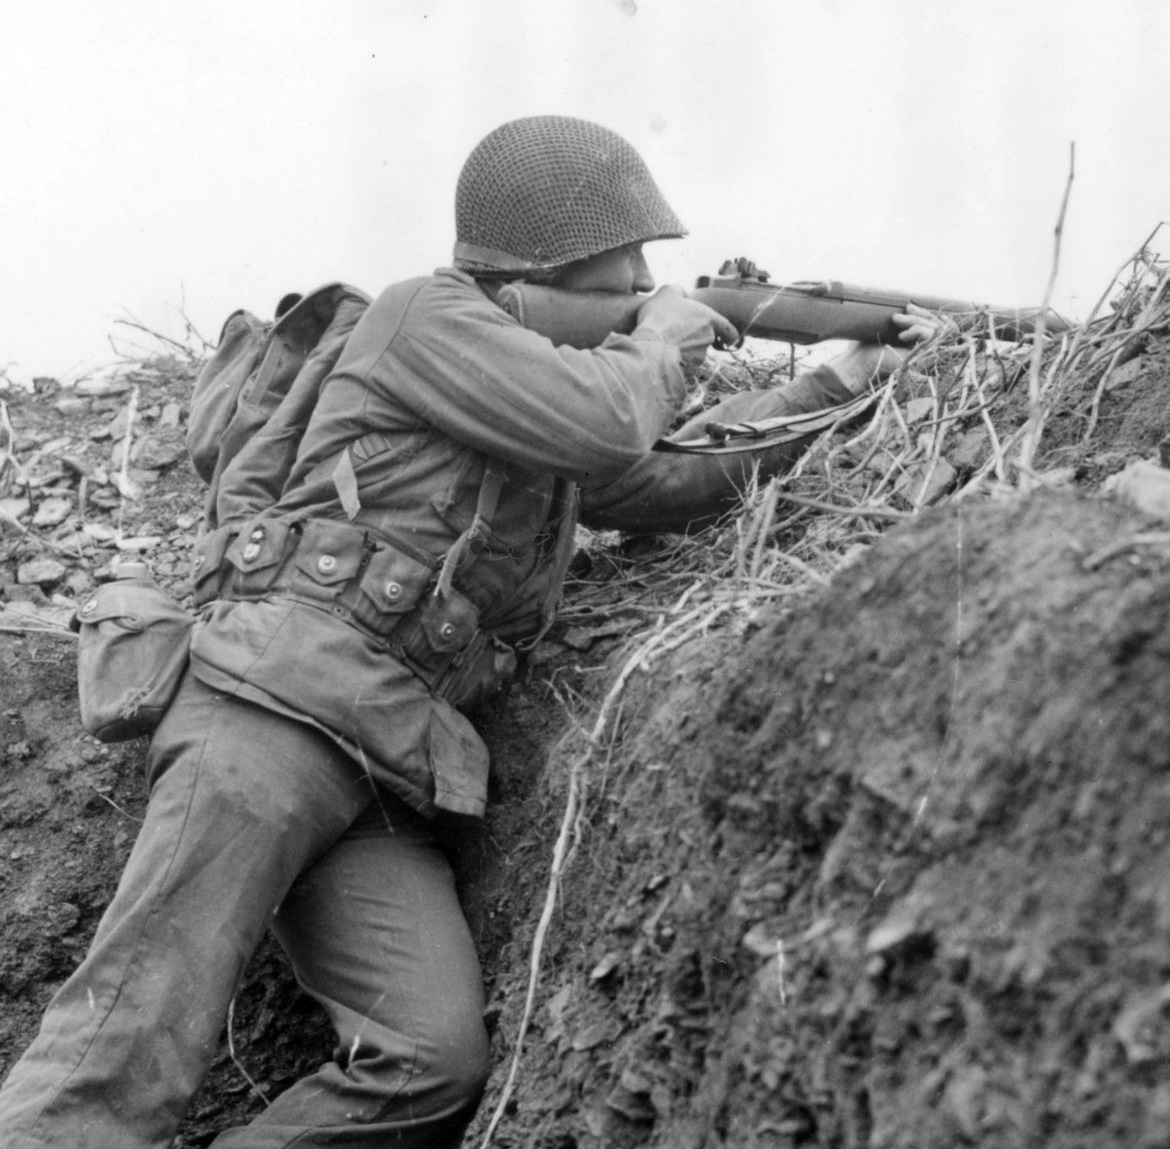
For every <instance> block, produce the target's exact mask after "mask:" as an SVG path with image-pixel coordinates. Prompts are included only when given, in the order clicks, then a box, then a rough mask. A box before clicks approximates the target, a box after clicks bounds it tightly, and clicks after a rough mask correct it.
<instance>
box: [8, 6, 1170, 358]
mask: <svg viewBox="0 0 1170 1149" xmlns="http://www.w3.org/2000/svg"><path fill="white" fill-rule="evenodd" d="M0 31H2V34H0V93H2V96H0V101H2V102H0V164H2V168H0V173H2V180H3V192H2V196H0V266H2V268H3V273H2V277H0V367H3V366H4V365H6V364H7V371H8V374H9V375H10V377H12V378H16V379H21V378H27V377H29V376H31V375H36V374H55V375H59V376H62V377H76V376H77V375H78V374H79V373H82V372H84V371H86V370H89V369H92V368H93V367H95V366H96V365H98V364H100V363H101V362H103V361H104V360H107V359H108V358H109V356H110V347H109V340H110V337H111V335H113V336H115V337H116V338H117V337H118V333H119V330H124V329H120V328H119V327H118V326H117V324H116V320H118V319H119V318H126V317H128V316H133V317H136V318H137V319H139V320H141V321H142V322H143V323H145V324H146V325H147V326H149V327H151V328H152V329H156V330H160V331H163V332H165V333H168V334H172V335H178V334H179V333H180V332H181V330H182V326H183V324H182V318H181V317H182V316H186V317H187V318H188V319H189V320H190V321H191V322H192V323H193V324H194V325H195V327H196V328H198V329H199V330H200V331H201V332H202V333H203V334H204V335H205V336H207V337H208V338H211V339H214V337H215V336H216V335H217V333H218V328H219V325H220V323H221V322H222V320H223V319H224V318H225V317H226V315H227V313H228V312H229V311H231V310H233V309H234V308H236V307H238V306H246V307H248V308H250V309H252V310H254V311H256V312H257V313H259V314H262V315H270V314H271V311H272V307H273V305H274V304H275V302H276V300H277V299H278V298H279V297H280V296H281V295H282V294H284V293H285V292H286V291H288V290H292V289H306V288H309V287H312V286H315V285H316V284H318V283H322V282H325V281H328V280H332V279H343V280H347V281H349V282H351V283H355V284H357V285H358V286H360V287H363V288H364V289H365V290H367V291H369V292H371V293H376V292H377V291H380V290H381V288H382V287H384V286H385V285H386V284H387V283H389V282H392V281H393V280H395V279H397V278H402V277H405V276H409V275H416V274H420V273H425V272H428V271H430V270H432V269H433V268H435V267H437V266H441V265H443V264H446V263H447V262H448V261H449V258H450V249H451V244H452V242H453V238H454V235H453V218H452V217H453V213H452V209H451V200H452V193H453V188H454V184H455V180H456V177H457V175H458V172H459V167H460V165H461V164H462V161H463V159H464V158H465V156H466V154H467V153H468V151H469V150H470V149H471V148H472V147H473V146H474V144H475V143H476V142H477V141H478V140H479V139H480V138H481V137H482V136H483V135H485V134H486V133H487V132H488V131H490V130H491V129H492V128H494V127H495V126H497V125H498V124H499V123H502V122H503V121H505V120H508V119H512V118H514V117H517V116H524V115H532V114H538V113H547V112H557V113H564V114H570V115H577V116H583V117H586V118H589V119H593V120H597V121H599V122H601V123H604V124H606V125H608V126H609V127H612V128H614V129H615V130H617V131H618V132H620V133H621V134H623V135H624V136H626V137H627V138H628V139H629V140H630V141H631V142H632V143H634V145H635V146H636V147H637V148H638V149H639V150H640V151H641V152H642V154H643V155H644V157H645V158H646V160H647V162H648V163H649V164H650V167H651V170H652V171H653V172H654V173H655V176H656V178H657V179H658V182H659V183H660V185H661V187H662V188H663V190H664V192H665V194H666V196H667V198H668V199H669V200H670V202H671V203H672V205H673V206H674V208H675V210H676V211H677V212H678V213H679V215H681V216H682V218H683V219H684V221H685V222H686V223H687V225H688V227H689V228H690V235H689V236H688V237H687V238H686V239H684V240H681V241H673V242H666V243H662V244H656V245H653V246H652V247H651V248H650V249H649V250H648V255H649V256H650V259H651V264H652V267H653V270H654V271H655V272H656V273H657V275H658V278H659V280H660V281H673V282H681V283H683V284H684V285H685V284H689V283H690V282H691V281H693V279H694V277H695V276H696V275H698V274H700V273H703V272H710V271H714V270H717V265H718V263H719V262H720V261H721V260H722V259H723V258H725V257H728V256H735V255H747V256H750V257H751V258H753V259H755V260H756V261H757V262H759V263H760V264H761V265H763V266H764V267H766V268H768V269H769V270H770V271H771V272H772V274H773V277H774V278H775V279H778V280H795V279H806V278H837V279H844V280H850V281H854V282H858V283H862V284H867V285H870V286H882V287H900V288H910V289H915V290H918V291H921V292H926V293H929V294H934V295H955V296H960V297H964V298H972V299H977V300H981V301H986V302H991V303H997V304H1005V305H1023V304H1031V303H1039V302H1040V299H1041V297H1042V294H1043V292H1044V288H1045V285H1046V282H1047V279H1048V275H1049V270H1050V267H1051V264H1052V258H1053V228H1054V225H1055V223H1056V220H1057V216H1058V212H1059V207H1060V201H1061V196H1062V194H1063V192H1064V187H1065V182H1066V180H1067V178H1068V173H1069V150H1070V144H1071V143H1073V142H1074V141H1075V144H1076V175H1075V180H1074V183H1073V188H1072V193H1071V202H1070V207H1069V212H1068V218H1067V221H1066V225H1065V237H1064V246H1063V253H1062V256H1061V268H1060V277H1059V280H1058V286H1057V296H1056V299H1057V302H1058V304H1060V305H1061V306H1063V307H1064V309H1065V310H1071V311H1072V312H1073V313H1074V315H1080V316H1082V317H1083V315H1085V314H1087V312H1088V311H1089V309H1090V307H1091V306H1092V304H1093V303H1094V302H1095V300H1096V296H1097V295H1098V294H1099V293H1100V292H1101V291H1102V290H1103V289H1104V288H1105V287H1106V286H1107V284H1108V282H1109V279H1110V278H1111V276H1112V275H1113V273H1114V272H1115V270H1116V269H1117V267H1118V266H1119V265H1120V264H1121V263H1122V262H1124V260H1125V259H1126V258H1128V256H1129V255H1131V254H1132V253H1133V252H1134V251H1135V250H1136V248H1137V247H1138V246H1139V245H1140V243H1141V242H1142V241H1143V240H1144V239H1145V238H1146V236H1147V235H1148V234H1149V233H1150V231H1151V230H1152V229H1153V228H1154V227H1155V226H1156V225H1157V224H1158V223H1159V221H1161V220H1163V219H1170V117H1168V116H1167V113H1166V111H1165V108H1166V95H1165V84H1166V79H1165V77H1166V70H1167V66H1168V65H1170V4H1167V3H1165V2H1164V0H1110V3H1108V4H1105V3H1101V2H1099V0H1097V2H1092V3H1090V2H1088V0H1059V2H1057V0H964V2H963V3H961V4H960V3H945V2H942V0H804V2H800V0H331V3H329V4H327V5H326V4H322V3H320V2H319V0H315V2H313V3H308V2H306V0H246V2H245V0H236V2H228V0H168V2H166V3H160V2H159V0H101V2H100V3H99V2H95V0H37V2H36V3H21V4H19V5H16V4H13V5H8V6H6V7H5V11H4V18H3V28H2V30H0Z"/></svg>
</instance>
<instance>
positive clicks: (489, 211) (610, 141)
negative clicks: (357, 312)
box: [455, 116, 686, 276]
mask: <svg viewBox="0 0 1170 1149" xmlns="http://www.w3.org/2000/svg"><path fill="white" fill-rule="evenodd" d="M455 235H456V242H455V266H456V267H458V268H461V269H462V270H464V271H467V272H470V273H471V274H473V275H513V276H516V275H525V274H527V273H529V272H532V271H539V270H546V269H550V268H556V267H561V266H563V265H564V264H567V263H573V262H575V261H577V260H579V259H587V258H588V257H589V256H591V255H597V254H599V253H600V252H603V251H610V250H612V249H613V248H615V247H622V246H623V245H625V244H627V243H643V242H646V241H648V240H652V239H675V238H678V237H679V236H683V235H686V228H685V227H683V225H682V223H681V222H680V220H679V218H678V216H676V215H675V214H674V212H673V211H671V209H670V205H669V204H667V202H666V200H665V199H664V198H663V196H662V193H661V192H660V191H659V190H658V185H657V184H655V182H654V179H653V177H652V176H651V175H650V172H649V170H648V169H647V167H646V165H645V163H644V162H643V160H642V157H641V156H640V155H638V153H637V152H636V151H635V150H634V149H633V147H631V146H630V144H628V143H627V142H626V141H625V140H623V139H622V138H621V136H619V135H617V134H616V133H614V132H611V131H610V130H609V129H608V128H603V127H602V126H601V125H600V124H594V123H590V122H589V121H588V120H578V119H574V118H572V117H570V116H529V117H527V118H525V119H520V120H512V121H511V122H509V123H506V124H504V125H503V126H502V127H499V128H496V129H495V131H493V132H490V133H489V134H488V135H487V136H485V137H484V139H483V140H481V141H480V143H479V144H477V145H476V147H475V149H474V150H473V151H472V153H471V155H470V156H469V157H468V159H467V162H466V163H465V164H464V165H463V170H462V172H461V173H460V175H459V182H458V185H457V186H456V190H455Z"/></svg>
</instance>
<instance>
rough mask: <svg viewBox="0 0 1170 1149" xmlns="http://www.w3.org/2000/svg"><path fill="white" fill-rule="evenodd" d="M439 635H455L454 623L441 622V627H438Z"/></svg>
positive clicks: (442, 636)
mask: <svg viewBox="0 0 1170 1149" xmlns="http://www.w3.org/2000/svg"><path fill="white" fill-rule="evenodd" d="M439 637H440V638H454V637H455V625H454V623H450V622H445V623H443V625H442V626H441V627H439Z"/></svg>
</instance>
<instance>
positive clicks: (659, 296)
mask: <svg viewBox="0 0 1170 1149" xmlns="http://www.w3.org/2000/svg"><path fill="white" fill-rule="evenodd" d="M635 331H636V332H642V333H645V334H648V335H652V336H653V337H654V338H656V339H661V340H663V341H664V342H666V343H673V344H675V345H676V346H677V347H678V349H679V351H680V352H681V354H682V367H683V372H684V373H685V374H687V375H693V374H694V373H695V372H697V371H698V369H699V368H700V367H701V366H702V365H703V360H704V359H706V357H707V349H708V348H709V347H710V346H711V345H712V344H713V343H716V342H719V343H721V344H725V345H727V346H733V345H734V344H736V343H738V342H739V331H738V329H737V328H736V326H735V324H734V323H732V322H731V321H730V320H729V319H725V318H724V317H723V316H722V315H720V314H719V312H718V311H713V310H712V309H711V308H710V307H708V306H707V305H706V304H705V303H699V302H697V301H696V300H694V299H688V298H687V296H686V293H685V292H684V291H683V290H682V288H681V287H662V288H659V290H658V291H656V292H655V293H654V294H653V295H652V296H650V298H649V299H648V300H646V302H645V303H643V304H642V306H641V308H640V309H639V311H638V324H637V327H636V328H635Z"/></svg>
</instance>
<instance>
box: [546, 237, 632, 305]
mask: <svg viewBox="0 0 1170 1149" xmlns="http://www.w3.org/2000/svg"><path fill="white" fill-rule="evenodd" d="M554 283H555V285H556V286H557V287H560V288H563V289H564V290H566V291H608V292H613V293H616V294H620V295H628V294H630V293H631V292H639V291H653V290H654V276H653V275H651V274H650V268H649V267H648V266H647V264H646V257H645V256H644V255H643V254H642V245H641V244H640V243H628V244H626V245H625V247H615V248H614V249H613V250H612V251H603V252H601V253H600V254H598V255H593V256H590V257H589V258H588V259H582V260H579V261H578V262H577V263H570V264H569V265H568V267H566V268H564V269H563V270H562V271H561V272H560V273H559V274H558V275H557V277H556V279H555V281H554Z"/></svg>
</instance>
